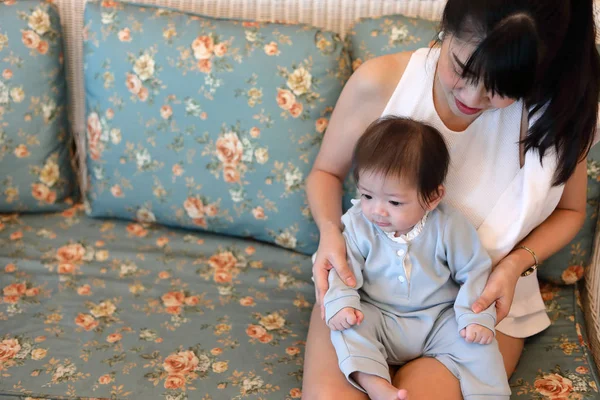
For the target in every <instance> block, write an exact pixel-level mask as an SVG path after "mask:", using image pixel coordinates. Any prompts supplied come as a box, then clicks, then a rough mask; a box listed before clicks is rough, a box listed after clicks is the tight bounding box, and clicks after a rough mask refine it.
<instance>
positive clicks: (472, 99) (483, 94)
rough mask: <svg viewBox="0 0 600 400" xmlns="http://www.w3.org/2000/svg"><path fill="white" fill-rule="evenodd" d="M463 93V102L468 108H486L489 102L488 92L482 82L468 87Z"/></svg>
mask: <svg viewBox="0 0 600 400" xmlns="http://www.w3.org/2000/svg"><path fill="white" fill-rule="evenodd" d="M461 92H462V93H461V94H462V96H461V97H462V101H463V102H464V103H465V105H466V106H467V107H471V108H485V106H486V104H487V102H488V101H489V97H488V93H487V90H486V89H485V87H484V86H483V83H482V82H479V83H478V84H477V85H466V86H465V87H464V88H463V89H462V91H461Z"/></svg>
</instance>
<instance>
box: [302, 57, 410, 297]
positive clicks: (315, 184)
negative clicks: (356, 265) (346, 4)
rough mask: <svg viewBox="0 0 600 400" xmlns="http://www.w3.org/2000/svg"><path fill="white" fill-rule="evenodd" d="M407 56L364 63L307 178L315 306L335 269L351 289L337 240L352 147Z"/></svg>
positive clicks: (340, 241) (339, 104)
mask: <svg viewBox="0 0 600 400" xmlns="http://www.w3.org/2000/svg"><path fill="white" fill-rule="evenodd" d="M410 55H411V53H399V54H394V55H388V56H382V57H378V58H375V59H373V60H370V61H367V62H366V63H364V64H363V65H362V66H361V67H360V68H359V69H358V70H356V72H355V73H354V74H353V75H352V77H351V78H350V80H349V81H348V83H347V84H346V86H345V87H344V90H343V91H342V94H341V95H340V98H339V99H338V102H337V104H336V106H335V109H334V111H333V114H332V115H331V119H330V121H329V126H328V128H327V132H326V133H325V136H324V138H323V143H322V144H321V149H320V151H319V154H318V156H317V159H316V160H315V163H314V166H313V169H312V171H311V173H310V175H309V176H308V178H307V182H306V190H307V194H308V203H309V206H310V210H311V213H312V216H313V218H314V220H315V222H316V224H317V226H318V227H319V232H320V240H319V249H318V250H317V258H316V260H315V263H314V264H313V276H314V279H315V290H316V299H317V303H319V304H322V300H323V296H324V295H325V292H326V291H327V288H328V286H329V285H328V281H327V275H328V273H329V270H330V269H331V268H335V269H336V271H337V273H338V275H339V276H340V277H341V279H342V280H343V281H344V282H345V283H346V284H348V285H349V286H354V284H355V282H356V280H355V279H354V277H353V275H352V273H351V272H350V270H349V268H348V265H347V264H346V259H345V256H346V247H345V243H344V239H343V237H342V235H341V216H342V209H341V204H342V182H343V181H344V179H345V177H346V175H347V174H348V171H349V170H350V167H351V162H352V152H353V150H354V145H355V144H356V142H357V141H358V139H359V138H360V136H361V135H362V134H363V132H364V130H365V129H366V128H367V126H368V125H369V124H370V123H371V122H373V121H374V120H375V119H377V118H379V116H380V115H381V113H382V112H383V109H384V108H385V106H386V104H387V102H388V100H389V98H390V97H391V95H392V93H393V91H394V89H395V88H396V85H397V83H398V81H399V79H400V77H401V76H402V73H403V72H404V69H405V68H406V64H407V63H408V60H409V59H410Z"/></svg>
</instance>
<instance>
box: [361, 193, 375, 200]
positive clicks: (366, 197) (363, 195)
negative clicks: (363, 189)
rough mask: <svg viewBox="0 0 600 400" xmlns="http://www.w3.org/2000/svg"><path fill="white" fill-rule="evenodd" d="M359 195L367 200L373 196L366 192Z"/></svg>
mask: <svg viewBox="0 0 600 400" xmlns="http://www.w3.org/2000/svg"><path fill="white" fill-rule="evenodd" d="M361 196H362V197H364V198H365V199H367V200H371V199H372V198H373V197H372V196H369V195H368V194H361Z"/></svg>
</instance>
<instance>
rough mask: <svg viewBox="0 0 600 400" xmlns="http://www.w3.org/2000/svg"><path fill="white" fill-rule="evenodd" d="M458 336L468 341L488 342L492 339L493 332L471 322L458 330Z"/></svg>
mask: <svg viewBox="0 0 600 400" xmlns="http://www.w3.org/2000/svg"><path fill="white" fill-rule="evenodd" d="M460 336H462V337H463V338H464V339H465V340H466V341H467V342H468V343H479V344H490V343H492V340H493V339H494V332H492V331H491V330H489V329H488V328H486V327H485V326H483V325H479V324H471V325H467V327H466V328H465V329H463V330H461V331H460Z"/></svg>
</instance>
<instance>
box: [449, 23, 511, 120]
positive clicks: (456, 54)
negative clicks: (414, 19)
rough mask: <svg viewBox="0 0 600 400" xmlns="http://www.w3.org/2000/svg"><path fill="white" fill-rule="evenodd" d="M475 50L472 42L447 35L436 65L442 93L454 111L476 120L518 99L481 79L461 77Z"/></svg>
mask: <svg viewBox="0 0 600 400" xmlns="http://www.w3.org/2000/svg"><path fill="white" fill-rule="evenodd" d="M474 50H475V46H474V45H473V44H471V43H469V42H465V41H462V40H460V39H457V38H456V37H454V36H452V35H446V37H445V38H444V40H443V42H442V49H441V52H440V58H439V61H438V65H437V80H438V83H439V87H440V88H441V91H442V93H441V95H442V96H443V97H444V99H445V100H446V101H447V103H448V106H449V107H450V110H451V111H452V113H454V114H455V115H456V116H459V117H464V118H467V119H475V118H477V117H478V116H479V115H480V114H481V113H482V112H484V111H486V110H492V109H498V108H504V107H508V106H510V105H511V104H513V103H514V102H515V101H516V100H515V99H512V98H509V97H502V96H500V95H498V94H492V92H491V91H490V90H487V89H486V88H485V87H484V86H483V82H482V80H480V81H479V82H478V84H477V85H474V84H472V83H470V82H469V80H468V79H463V78H462V76H461V73H462V70H463V68H462V67H463V66H464V65H465V64H466V63H467V61H468V60H469V57H470V56H471V54H472V53H473V51H474Z"/></svg>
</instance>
